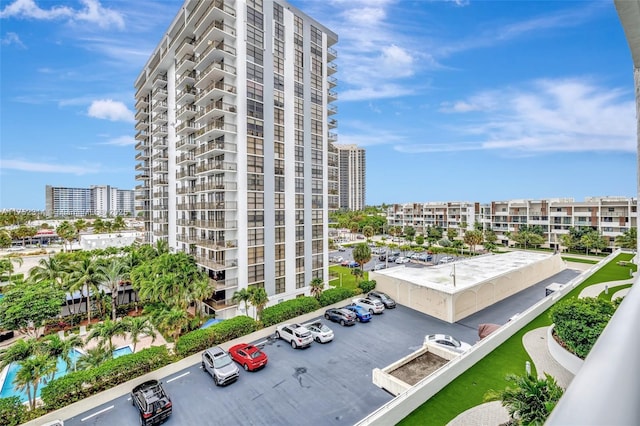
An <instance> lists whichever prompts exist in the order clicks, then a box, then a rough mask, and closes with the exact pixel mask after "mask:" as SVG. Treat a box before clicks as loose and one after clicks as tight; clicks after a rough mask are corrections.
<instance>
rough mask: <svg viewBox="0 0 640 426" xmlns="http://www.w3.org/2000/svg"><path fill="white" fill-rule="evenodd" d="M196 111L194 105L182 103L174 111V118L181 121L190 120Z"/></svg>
mask: <svg viewBox="0 0 640 426" xmlns="http://www.w3.org/2000/svg"><path fill="white" fill-rule="evenodd" d="M197 113H198V109H197V108H196V106H195V105H184V106H182V107H180V109H178V112H177V113H176V118H177V119H178V120H181V121H186V120H190V119H192V118H193V117H195V116H196V114H197Z"/></svg>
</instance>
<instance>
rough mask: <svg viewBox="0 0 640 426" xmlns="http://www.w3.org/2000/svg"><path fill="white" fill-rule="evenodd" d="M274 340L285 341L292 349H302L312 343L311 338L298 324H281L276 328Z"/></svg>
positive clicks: (309, 333)
mask: <svg viewBox="0 0 640 426" xmlns="http://www.w3.org/2000/svg"><path fill="white" fill-rule="evenodd" d="M276 339H282V340H286V341H287V342H289V343H290V344H291V347H292V348H293V349H296V348H304V347H307V346H310V345H311V343H313V336H312V335H311V332H310V331H309V330H307V328H306V327H304V326H302V325H300V324H281V325H279V326H277V327H276Z"/></svg>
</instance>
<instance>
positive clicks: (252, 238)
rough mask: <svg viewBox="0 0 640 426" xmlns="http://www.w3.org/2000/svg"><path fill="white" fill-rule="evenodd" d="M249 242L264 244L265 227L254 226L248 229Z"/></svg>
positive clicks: (256, 244)
mask: <svg viewBox="0 0 640 426" xmlns="http://www.w3.org/2000/svg"><path fill="white" fill-rule="evenodd" d="M247 244H248V245H250V246H258V245H262V244H264V228H254V229H249V230H248V231H247Z"/></svg>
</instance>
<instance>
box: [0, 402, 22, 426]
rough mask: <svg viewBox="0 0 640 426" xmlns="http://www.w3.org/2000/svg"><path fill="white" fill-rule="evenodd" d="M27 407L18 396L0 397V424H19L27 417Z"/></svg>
mask: <svg viewBox="0 0 640 426" xmlns="http://www.w3.org/2000/svg"><path fill="white" fill-rule="evenodd" d="M26 412H27V407H26V406H25V405H23V404H22V402H20V398H19V397H17V396H10V397H8V398H0V425H6V426H18V425H19V424H22V423H23V422H24V421H25V420H26V419H25V415H26Z"/></svg>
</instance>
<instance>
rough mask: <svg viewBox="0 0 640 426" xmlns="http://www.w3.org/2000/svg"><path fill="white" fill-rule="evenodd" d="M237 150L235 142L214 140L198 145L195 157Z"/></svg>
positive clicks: (205, 156)
mask: <svg viewBox="0 0 640 426" xmlns="http://www.w3.org/2000/svg"><path fill="white" fill-rule="evenodd" d="M237 150H238V147H237V145H236V144H235V143H230V142H220V141H215V140H214V141H209V142H207V143H205V144H203V145H200V146H198V148H197V149H196V157H204V158H207V157H213V156H216V155H219V154H224V153H227V152H232V153H235V152H237Z"/></svg>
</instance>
